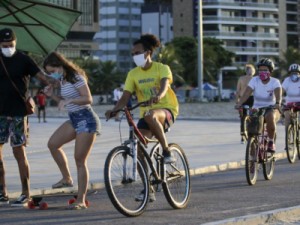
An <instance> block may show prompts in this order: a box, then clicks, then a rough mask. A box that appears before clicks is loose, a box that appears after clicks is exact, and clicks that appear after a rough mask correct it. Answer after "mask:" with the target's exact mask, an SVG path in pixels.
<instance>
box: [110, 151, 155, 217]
mask: <svg viewBox="0 0 300 225" xmlns="http://www.w3.org/2000/svg"><path fill="white" fill-rule="evenodd" d="M132 160H133V159H132V157H131V156H130V155H128V154H126V153H125V151H124V150H122V149H116V150H115V151H114V154H111V155H110V157H108V159H107V162H106V164H105V185H106V189H107V192H108V195H109V197H110V199H111V201H112V203H113V204H114V206H115V207H116V208H117V209H118V210H119V211H120V212H121V213H123V214H124V215H126V216H137V215H140V214H141V213H142V212H143V211H144V209H145V207H146V203H147V200H148V192H149V186H147V185H149V183H148V179H147V175H146V172H145V170H144V168H142V166H141V164H140V162H139V160H138V173H137V180H136V181H134V179H133V172H132V171H133V168H132V165H133V161H132ZM141 192H144V193H145V194H144V196H142V197H143V198H142V199H141V201H136V198H137V197H138V196H139V194H140V193H141Z"/></svg>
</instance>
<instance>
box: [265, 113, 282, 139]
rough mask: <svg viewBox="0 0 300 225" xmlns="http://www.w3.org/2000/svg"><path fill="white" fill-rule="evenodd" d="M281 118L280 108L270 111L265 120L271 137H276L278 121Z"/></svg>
mask: <svg viewBox="0 0 300 225" xmlns="http://www.w3.org/2000/svg"><path fill="white" fill-rule="evenodd" d="M279 119H280V113H279V112H278V110H274V112H273V113H272V111H270V112H269V113H268V114H267V115H266V116H265V120H266V123H267V132H268V134H269V138H270V139H274V137H275V130H276V123H277V122H278V120H279Z"/></svg>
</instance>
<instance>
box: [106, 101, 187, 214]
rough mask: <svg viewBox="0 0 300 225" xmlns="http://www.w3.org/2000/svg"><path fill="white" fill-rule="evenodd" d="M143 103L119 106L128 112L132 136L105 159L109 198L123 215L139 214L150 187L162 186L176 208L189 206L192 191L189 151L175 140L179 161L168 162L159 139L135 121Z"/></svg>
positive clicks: (126, 115)
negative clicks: (140, 129) (135, 112)
mask: <svg viewBox="0 0 300 225" xmlns="http://www.w3.org/2000/svg"><path fill="white" fill-rule="evenodd" d="M139 106H145V102H141V103H138V104H136V105H135V106H133V107H131V108H127V107H125V108H124V109H121V110H118V112H124V113H125V117H126V120H127V122H128V125H129V138H128V140H125V141H124V142H123V143H122V144H121V145H120V146H118V147H115V148H113V149H112V150H111V151H110V153H109V154H108V156H107V158H106V161H105V168H104V181H105V187H106V191H107V193H108V196H109V199H110V200H111V202H112V204H113V205H114V207H115V208H116V209H117V210H118V211H119V212H120V213H122V214H123V215H125V216H128V217H134V216H139V215H141V214H142V213H143V212H144V211H145V209H146V206H147V203H148V199H149V193H150V191H156V192H157V191H160V187H161V186H162V189H163V192H164V195H165V197H166V199H167V201H168V203H169V204H170V205H171V206H172V207H173V208H174V209H181V208H185V207H186V206H187V203H188V201H189V198H190V192H191V183H190V170H189V165H188V161H187V158H186V155H185V153H184V151H183V149H182V148H181V147H180V146H179V145H178V144H176V143H171V144H169V149H170V151H171V152H172V154H173V156H174V157H175V158H176V162H174V163H171V164H164V162H163V156H162V148H161V145H160V144H159V142H158V140H156V139H148V138H147V137H145V136H143V135H142V133H141V132H140V131H139V129H138V128H137V126H136V124H135V122H134V121H133V118H132V114H131V111H132V110H134V109H135V108H137V107H139ZM114 113H116V112H114ZM149 143H152V144H154V146H153V147H152V149H151V151H150V154H148V153H147V151H146V149H147V148H148V144H149ZM137 146H139V153H142V154H143V155H144V159H145V160H143V158H142V157H140V154H139V156H138V154H137V152H138V151H137V150H138V148H137ZM148 168H149V169H150V171H148ZM150 189H151V190H150ZM141 191H143V193H144V195H143V196H144V197H143V199H142V200H141V201H137V200H136V199H135V197H136V196H137V195H138V194H139V193H140V192H141Z"/></svg>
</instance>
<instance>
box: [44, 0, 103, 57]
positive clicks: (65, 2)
mask: <svg viewBox="0 0 300 225" xmlns="http://www.w3.org/2000/svg"><path fill="white" fill-rule="evenodd" d="M47 1H48V2H50V3H53V4H57V5H60V6H64V7H67V8H71V9H75V10H78V11H80V12H82V15H81V16H80V17H79V18H78V20H77V21H76V22H75V24H74V25H73V27H72V28H71V30H70V32H69V34H68V35H67V38H66V40H65V41H63V42H62V43H61V44H60V46H59V47H58V49H57V51H59V52H61V53H63V54H64V55H65V56H66V57H68V58H77V57H87V56H91V55H93V52H95V51H97V50H98V45H97V44H96V43H95V42H94V41H93V37H94V35H95V33H96V32H97V31H98V30H99V4H98V0H47Z"/></svg>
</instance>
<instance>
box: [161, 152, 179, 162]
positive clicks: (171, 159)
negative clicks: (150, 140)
mask: <svg viewBox="0 0 300 225" xmlns="http://www.w3.org/2000/svg"><path fill="white" fill-rule="evenodd" d="M163 157H164V163H165V164H171V163H174V162H176V159H175V157H174V156H173V154H172V153H171V152H170V151H163Z"/></svg>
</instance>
